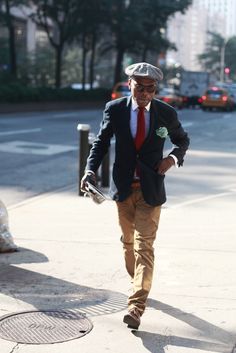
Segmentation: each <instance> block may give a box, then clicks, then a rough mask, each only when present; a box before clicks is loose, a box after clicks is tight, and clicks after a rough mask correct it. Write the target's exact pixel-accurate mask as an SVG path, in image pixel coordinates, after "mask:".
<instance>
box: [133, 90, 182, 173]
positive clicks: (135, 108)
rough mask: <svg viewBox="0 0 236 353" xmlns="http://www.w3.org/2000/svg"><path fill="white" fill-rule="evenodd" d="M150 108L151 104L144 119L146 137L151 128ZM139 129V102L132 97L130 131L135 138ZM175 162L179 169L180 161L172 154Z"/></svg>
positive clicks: (146, 108)
mask: <svg viewBox="0 0 236 353" xmlns="http://www.w3.org/2000/svg"><path fill="white" fill-rule="evenodd" d="M150 108H151V102H149V103H148V105H146V107H145V110H144V117H145V137H147V135H148V131H149V127H150ZM137 127H138V104H137V102H136V101H135V100H134V99H133V97H132V104H131V117H130V130H131V134H132V136H133V138H135V136H136V133H137ZM169 156H171V157H172V158H173V159H174V161H175V166H176V167H177V168H178V159H177V157H176V156H174V155H173V154H170V155H169Z"/></svg>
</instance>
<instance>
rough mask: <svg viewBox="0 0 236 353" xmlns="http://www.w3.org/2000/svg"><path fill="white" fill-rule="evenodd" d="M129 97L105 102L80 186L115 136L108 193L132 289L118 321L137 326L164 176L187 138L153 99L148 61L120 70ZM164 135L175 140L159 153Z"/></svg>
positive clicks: (171, 112) (153, 71) (178, 160)
mask: <svg viewBox="0 0 236 353" xmlns="http://www.w3.org/2000/svg"><path fill="white" fill-rule="evenodd" d="M125 73H126V74H127V75H128V77H129V78H128V85H129V89H130V92H131V95H130V96H129V97H124V98H119V99H116V100H114V101H110V102H108V103H107V104H106V106H105V110H104V115H103V120H102V123H101V127H100V131H99V133H98V135H97V137H96V139H95V141H94V143H93V145H92V148H91V151H90V154H89V157H88V159H87V165H86V168H85V174H84V176H83V178H82V180H81V190H82V191H85V185H86V182H90V183H92V184H94V185H96V175H95V173H96V171H97V170H98V168H99V166H100V164H101V162H102V159H103V157H104V156H105V154H106V153H107V151H108V148H109V146H110V140H111V138H112V136H113V135H114V136H115V161H114V165H113V171H112V181H111V187H110V194H111V197H112V199H113V200H115V201H116V205H117V209H118V218H119V224H120V227H121V230H122V237H121V241H122V244H123V250H124V259H125V266H126V269H127V271H128V274H129V275H130V277H131V281H132V284H133V293H132V294H131V295H130V296H129V298H128V313H127V314H126V315H125V316H124V318H123V322H124V323H125V324H127V325H128V327H131V328H134V329H138V327H139V325H140V318H141V316H142V314H143V313H144V310H145V307H146V302H147V298H148V294H149V292H150V289H151V284H152V277H153V267H154V249H153V243H154V240H155V238H156V231H157V228H158V223H159V218H160V212H161V205H162V204H163V203H164V202H165V201H166V194H165V187H164V178H165V174H166V172H167V171H168V170H169V169H170V168H171V167H172V166H174V165H176V166H177V167H178V166H182V165H183V160H184V155H185V153H186V150H187V149H188V146H189V138H188V136H187V133H186V132H185V131H184V130H183V128H182V126H181V123H180V121H179V120H178V117H177V112H176V111H175V109H174V108H173V107H171V106H170V105H168V104H166V103H164V102H162V101H160V100H158V99H156V98H155V94H156V91H157V85H158V82H159V81H160V80H161V79H162V78H163V74H162V71H161V70H160V69H159V68H157V67H155V66H153V65H151V64H149V63H145V62H143V63H136V64H133V65H130V66H128V67H127V68H126V69H125ZM167 135H168V136H169V138H170V140H171V142H172V143H173V144H174V147H173V149H172V151H171V152H170V153H169V154H168V155H167V156H163V148H164V143H165V140H166V137H167Z"/></svg>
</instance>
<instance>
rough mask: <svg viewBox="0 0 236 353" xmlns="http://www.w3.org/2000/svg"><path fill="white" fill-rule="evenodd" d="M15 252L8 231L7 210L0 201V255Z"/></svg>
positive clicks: (14, 246) (15, 247)
mask: <svg viewBox="0 0 236 353" xmlns="http://www.w3.org/2000/svg"><path fill="white" fill-rule="evenodd" d="M17 250H18V248H17V246H16V245H15V243H14V240H13V237H12V235H11V233H10V230H9V222H8V212H7V208H6V206H5V205H4V203H3V202H2V201H1V200H0V253H7V252H14V251H17Z"/></svg>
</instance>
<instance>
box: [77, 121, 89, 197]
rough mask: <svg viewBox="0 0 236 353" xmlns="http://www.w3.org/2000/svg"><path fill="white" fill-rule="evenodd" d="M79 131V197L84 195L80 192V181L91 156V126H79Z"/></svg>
mask: <svg viewBox="0 0 236 353" xmlns="http://www.w3.org/2000/svg"><path fill="white" fill-rule="evenodd" d="M77 130H78V131H79V132H80V153H79V183H78V184H79V185H78V189H79V192H78V193H79V195H80V196H81V195H83V193H82V191H81V190H80V181H81V179H82V177H83V175H84V170H85V167H86V162H87V158H88V155H89V139H88V137H89V130H90V125H88V124H78V126H77Z"/></svg>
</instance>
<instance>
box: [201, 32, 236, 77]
mask: <svg viewBox="0 0 236 353" xmlns="http://www.w3.org/2000/svg"><path fill="white" fill-rule="evenodd" d="M208 34H209V39H208V41H207V45H206V49H205V52H204V53H203V54H201V55H199V56H198V59H199V61H200V62H201V64H202V65H203V67H204V69H206V70H207V71H209V72H211V73H213V74H215V75H216V77H218V78H220V69H221V59H222V58H221V55H222V50H223V47H224V49H225V50H224V51H225V54H224V66H225V67H229V68H230V78H232V79H234V80H235V79H236V62H235V59H234V58H235V56H236V36H234V37H231V38H229V39H228V40H227V41H226V40H225V38H224V37H222V35H221V34H219V33H216V32H208Z"/></svg>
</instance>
